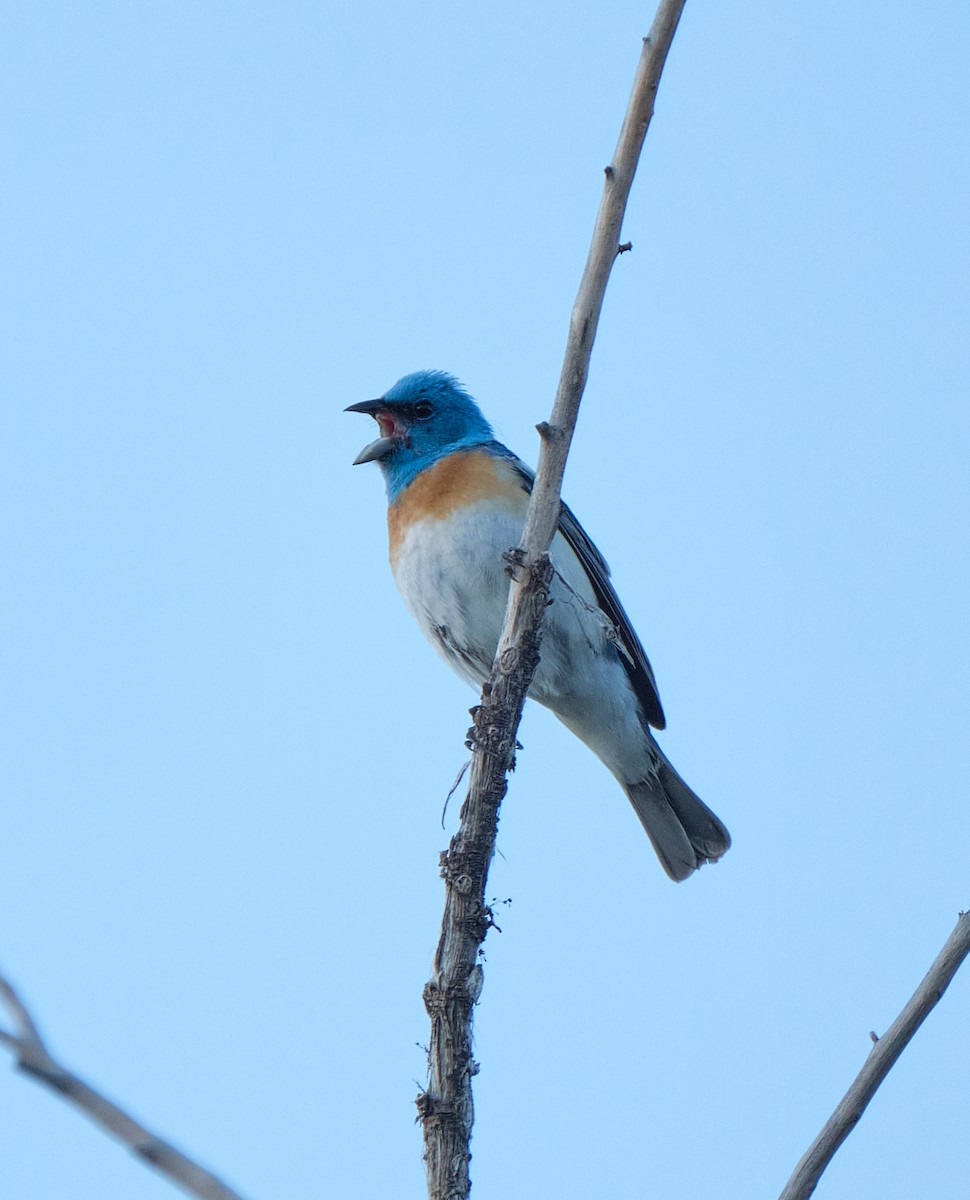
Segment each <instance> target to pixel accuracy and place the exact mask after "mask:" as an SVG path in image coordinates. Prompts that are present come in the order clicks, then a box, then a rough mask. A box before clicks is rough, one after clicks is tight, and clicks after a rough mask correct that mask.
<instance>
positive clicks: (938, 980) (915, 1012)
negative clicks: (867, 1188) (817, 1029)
mask: <svg viewBox="0 0 970 1200" xmlns="http://www.w3.org/2000/svg"><path fill="white" fill-rule="evenodd" d="M968 954H970V912H965V913H961V914H960V916H959V919H958V920H957V923H956V928H955V929H954V930H953V932H952V933H951V934H950V936H949V937H948V938H947V940H946V944H945V945H944V947H943V949H942V950H941V951H940V953H939V954H938V955H937V956H936V960H935V961H934V963H933V965H932V966H931V967H930V969H929V971H928V972H927V974H926V978H925V979H924V980H923V982H922V983H921V984H920V985H919V987H918V988H917V989H916V991H915V992H914V993H913V995H912V996H911V997H910V999H909V1001H908V1002H907V1004H906V1006H905V1008H904V1009H903V1011H902V1012H901V1013H900V1014H899V1016H898V1017H897V1018H896V1020H895V1021H893V1023H892V1025H890V1026H889V1028H888V1029H887V1030H886V1032H885V1033H884V1034H883V1035H882V1037H881V1038H876V1037H875V1034H873V1035H872V1036H873V1042H874V1044H873V1047H872V1050H870V1052H869V1057H868V1058H867V1059H866V1062H865V1065H864V1066H863V1068H862V1070H861V1071H860V1072H859V1074H858V1075H857V1076H856V1077H855V1079H854V1080H853V1083H852V1086H851V1087H850V1088H849V1090H848V1091H847V1092H846V1093H845V1095H844V1096H843V1097H842V1099H841V1100H840V1101H839V1104H838V1107H837V1108H836V1110H835V1112H834V1113H833V1114H832V1115H831V1117H829V1119H828V1121H827V1122H826V1124H825V1127H824V1128H823V1129H822V1132H821V1133H820V1134H819V1135H818V1137H817V1138H816V1139H815V1141H814V1142H812V1144H811V1146H809V1148H808V1149H807V1150H806V1151H805V1154H804V1155H803V1157H802V1160H801V1162H799V1164H798V1166H797V1167H796V1168H795V1171H794V1174H793V1175H792V1177H791V1179H789V1181H788V1183H787V1184H786V1185H785V1190H784V1191H783V1192H782V1193H781V1196H780V1198H779V1200H808V1197H809V1196H811V1194H812V1192H814V1191H815V1188H816V1186H817V1184H818V1181H819V1179H820V1178H821V1176H822V1172H823V1171H824V1170H825V1168H826V1167H827V1166H828V1165H829V1163H830V1162H831V1161H832V1159H833V1158H834V1157H835V1152H836V1151H837V1150H838V1148H839V1147H840V1146H841V1145H842V1143H843V1142H844V1141H845V1139H846V1138H847V1137H848V1136H849V1134H850V1133H851V1132H852V1130H853V1129H854V1128H855V1127H856V1125H857V1123H858V1121H859V1119H860V1118H861V1116H862V1114H863V1113H864V1112H865V1111H866V1106H867V1105H868V1103H869V1101H870V1100H871V1099H872V1098H873V1096H874V1095H875V1094H876V1089H877V1088H878V1087H879V1085H880V1084H881V1083H882V1081H883V1080H884V1079H885V1078H886V1076H887V1075H888V1074H889V1072H890V1071H891V1070H892V1068H893V1066H894V1065H895V1062H896V1060H897V1059H898V1058H899V1056H900V1055H901V1054H902V1052H903V1051H904V1050H905V1049H906V1047H907V1046H908V1045H909V1041H910V1039H911V1038H912V1036H913V1034H914V1033H915V1032H916V1030H917V1029H919V1027H920V1025H922V1024H923V1022H924V1021H925V1020H926V1018H927V1017H928V1016H929V1014H930V1013H931V1012H932V1010H933V1008H934V1007H935V1006H936V1003H937V1001H938V1000H939V999H940V997H941V996H942V995H943V993H944V992H945V991H946V989H947V987H948V986H949V983H950V980H951V979H952V978H953V976H954V975H955V974H956V973H957V970H958V969H959V967H960V964H961V963H962V962H963V960H964V959H965V958H966V957H967V955H968Z"/></svg>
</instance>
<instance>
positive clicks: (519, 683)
mask: <svg viewBox="0 0 970 1200" xmlns="http://www.w3.org/2000/svg"><path fill="white" fill-rule="evenodd" d="M684 2H685V0H662V3H661V4H660V7H659V8H658V10H657V14H656V16H655V18H654V22H653V25H652V27H651V29H650V33H649V35H648V36H647V37H646V38H645V39H644V43H643V51H642V53H641V56H640V62H639V64H638V66H637V72H636V76H635V78H634V82H633V89H632V92H631V95H630V101H629V104H628V106H627V111H626V116H625V118H624V120H623V126H622V129H621V131H620V137H619V141H618V143H617V147H616V151H615V153H614V156H613V161H612V162H611V163H610V165H609V166H608V167H607V168H606V180H605V183H604V187H603V197H602V200H601V201H600V208H599V213H598V216H597V218H596V226H595V228H594V231H593V238H592V242H591V245H590V250H589V256H588V258H587V261H586V267H585V270H584V272H583V277H582V280H581V282H580V286H579V293H578V295H577V297H576V303H575V305H574V307H573V312H572V316H571V319H570V323H569V335H568V339H567V342H566V353H565V360H564V362H563V368H562V373H561V375H560V379H559V387H558V390H557V392H556V400H555V404H554V406H553V410H552V416H551V418H550V420H549V422H548V423H543V424H542V425H540V426H539V432H540V434H541V436H542V442H541V447H540V453H539V464H538V469H537V472H536V480H535V485H534V487H533V489H532V498H531V501H530V504H529V510H528V515H527V517H526V523H525V528H524V530H523V534H522V544H521V547H520V548H519V549H517V550H514V551H511V552H510V555H509V558H510V574H511V575H512V579H513V582H512V587H511V589H510V594H509V604H508V608H507V610H506V616H505V627H504V629H503V631H502V636H501V638H500V640H499V646H498V651H497V653H496V656H495V663H494V664H493V666H492V673H491V676H490V678H489V680H488V682H487V683H486V685H485V688H484V690H483V692H482V703H481V705H480V706H479V707H478V708H477V709H475V710H473V711H474V719H475V724H474V726H473V728H472V730H471V731H470V734H469V741H470V744H471V747H472V750H473V754H472V767H471V778H470V781H469V788H468V795H467V797H466V799H465V803H464V805H463V806H462V811H461V821H460V828H459V830H458V833H457V834H456V835H455V837H454V838H453V839H452V841H451V845H450V846H449V848H448V850H447V851H446V852H445V853H444V854H443V855H442V856H441V873H442V876H443V878H444V880H445V912H444V918H443V921H442V928H441V937H440V940H439V942H438V949H437V953H436V954H435V959H434V973H433V975H432V977H431V979H430V980H429V982H428V983H427V984H426V985H425V989H424V1001H425V1007H426V1008H427V1010H428V1015H429V1017H430V1018H431V1041H430V1043H429V1081H428V1086H427V1088H426V1089H425V1091H423V1092H422V1093H421V1094H420V1095H419V1096H418V1099H417V1105H418V1112H419V1114H420V1119H421V1122H422V1126H423V1132H424V1146H425V1150H424V1157H425V1165H426V1168H427V1174H428V1195H429V1197H430V1198H431V1200H464V1198H465V1197H467V1196H468V1193H469V1190H470V1188H471V1180H470V1175H469V1161H470V1159H471V1151H470V1141H471V1131H472V1123H473V1120H474V1106H473V1101H472V1084H471V1081H472V1078H473V1076H474V1075H475V1074H477V1072H478V1064H477V1063H476V1062H475V1061H474V1059H473V1057H472V1053H471V1044H472V1013H473V1009H474V1005H475V1002H476V1001H477V999H478V996H479V993H480V992H481V989H482V981H483V980H482V968H481V964H480V963H479V961H478V960H479V953H480V950H481V947H482V943H483V942H484V940H485V936H486V934H487V933H488V930H489V926H490V925H491V923H492V913H491V910H490V909H489V907H488V905H487V904H486V903H485V885H486V881H487V877H488V867H489V864H490V862H491V859H492V854H493V853H494V850H495V839H496V836H497V833H498V815H499V806H500V805H501V802H502V798H503V797H504V795H505V790H506V776H507V773H508V772H509V770H510V769H511V768H512V765H513V761H514V757H515V747H516V742H515V735H516V731H517V729H518V727H519V720H520V718H521V716H522V707H523V704H524V703H525V696H526V693H527V691H528V689H529V685H530V683H531V682H532V677H533V675H534V674H535V669H536V664H537V663H538V661H539V648H540V639H541V627H542V614H543V612H544V611H545V608H546V605H547V602H548V593H549V580H550V576H551V570H552V569H551V566H550V563H549V557H548V550H549V546H550V544H551V542H552V538H553V535H554V534H555V531H556V527H557V524H558V521H559V492H560V488H561V485H562V476H563V470H564V468H565V465H566V455H567V453H568V451H569V444H570V442H571V440H572V435H573V430H574V428H575V425H576V417H577V415H578V412H579V403H580V400H581V398H582V394H583V389H584V387H585V386H586V377H587V373H588V371H589V358H590V352H591V351H592V348H593V340H594V338H595V336H596V328H597V325H598V323H599V316H600V310H601V308H602V305H603V296H604V293H605V291H606V284H607V281H608V280H609V276H610V270H611V269H612V266H613V263H614V262H615V260H616V257H617V254H618V253H620V251H621V247H620V227H621V224H622V221H623V214H624V212H625V210H626V204H627V199H628V197H629V194H630V187H631V185H632V183H633V176H634V174H635V172H636V168H637V163H638V161H639V157H640V150H641V148H642V146H643V140H644V138H645V137H646V133H647V128H648V126H649V124H650V119H651V117H652V116H653V108H654V99H655V97H656V94H657V87H658V85H659V83H660V76H661V73H662V71H663V66H664V63H665V61H666V58H667V53H668V51H669V49H670V44H671V42H672V41H673V36H674V33H675V32H676V29H677V23H678V21H679V20H680V14H681V12H682V10H683V7H684ZM628 248H629V247H623V249H628Z"/></svg>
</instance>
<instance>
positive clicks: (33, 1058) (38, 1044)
mask: <svg viewBox="0 0 970 1200" xmlns="http://www.w3.org/2000/svg"><path fill="white" fill-rule="evenodd" d="M0 1003H2V1004H3V1006H4V1007H5V1008H6V1009H7V1012H8V1013H9V1015H10V1020H11V1023H12V1027H13V1030H12V1032H11V1031H10V1030H6V1029H0V1043H3V1045H5V1046H7V1047H8V1048H9V1049H10V1050H12V1051H13V1053H14V1054H15V1055H16V1060H17V1061H16V1065H17V1067H18V1068H19V1069H20V1070H21V1071H23V1072H24V1074H26V1075H30V1076H31V1077H32V1078H33V1079H36V1080H37V1081H38V1082H40V1083H44V1084H46V1085H47V1086H48V1087H49V1088H52V1089H53V1090H54V1091H55V1092H57V1094H58V1095H59V1096H61V1097H62V1098H63V1099H64V1100H67V1101H68V1102H69V1103H71V1104H73V1105H74V1106H75V1107H76V1108H79V1109H80V1110H81V1112H83V1113H84V1114H85V1115H86V1116H88V1117H90V1118H91V1120H92V1121H94V1122H95V1124H97V1125H100V1126H101V1127H102V1129H105V1130H106V1131H107V1132H108V1133H110V1134H112V1135H113V1136H114V1137H116V1138H117V1139H118V1140H119V1141H121V1142H123V1143H124V1144H125V1145H126V1146H127V1147H128V1149H129V1150H131V1151H132V1153H134V1154H136V1155H137V1156H138V1157H139V1158H141V1159H143V1160H144V1161H145V1162H146V1163H150V1164H151V1165H152V1166H153V1167H155V1168H156V1169H157V1170H159V1171H160V1172H161V1173H162V1174H163V1175H166V1176H168V1178H169V1179H170V1180H171V1181H172V1182H173V1183H176V1184H178V1185H179V1186H180V1187H182V1188H184V1189H185V1191H186V1192H188V1193H189V1194H190V1195H192V1196H198V1197H200V1200H242V1198H241V1197H240V1195H239V1193H238V1192H234V1191H233V1190H232V1188H230V1187H227V1186H226V1184H224V1183H223V1182H222V1181H221V1180H220V1179H217V1178H216V1176H215V1175H213V1174H211V1173H210V1172H209V1171H207V1170H205V1168H204V1167H200V1166H199V1164H198V1163H196V1162H193V1161H192V1159H190V1158H186V1156H185V1155H184V1154H183V1153H182V1152H181V1151H180V1150H176V1148H175V1147H174V1146H172V1145H171V1144H170V1143H169V1142H166V1141H164V1140H163V1139H162V1138H160V1137H158V1136H157V1135H156V1134H154V1133H152V1132H151V1131H150V1130H148V1129H146V1128H145V1126H144V1125H141V1124H139V1122H138V1121H136V1120H135V1119H134V1118H133V1117H131V1116H129V1115H128V1113H126V1112H125V1111H124V1110H123V1109H120V1108H119V1107H118V1106H117V1105H116V1104H113V1103H112V1102H111V1101H110V1100H108V1099H107V1098H106V1097H105V1096H103V1095H102V1094H101V1093H100V1092H98V1091H96V1090H95V1089H94V1088H93V1087H91V1086H90V1085H89V1084H87V1083H85V1082H84V1080H83V1079H79V1078H78V1076H77V1075H75V1074H74V1073H73V1071H69V1070H68V1069H67V1068H66V1067H64V1066H62V1065H61V1064H60V1063H59V1062H58V1061H57V1060H56V1059H55V1058H54V1057H53V1056H52V1055H51V1053H50V1051H49V1050H48V1049H47V1045H46V1043H45V1042H44V1040H43V1038H42V1037H41V1036H40V1032H39V1031H38V1029H37V1025H36V1024H35V1023H34V1019H33V1017H32V1016H31V1015H30V1012H29V1011H28V1009H27V1006H26V1005H25V1004H24V1002H23V1000H22V999H21V998H20V996H19V995H18V994H17V992H16V990H15V989H14V987H13V985H12V984H11V983H10V982H9V980H7V979H5V978H4V977H3V976H0Z"/></svg>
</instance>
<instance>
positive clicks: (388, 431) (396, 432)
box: [344, 400, 407, 467]
mask: <svg viewBox="0 0 970 1200" xmlns="http://www.w3.org/2000/svg"><path fill="white" fill-rule="evenodd" d="M344 412H353V413H364V414H365V415H366V416H368V417H373V418H374V420H375V421H376V422H377V423H378V425H379V426H380V427H381V436H380V437H379V438H378V439H377V440H376V441H374V442H370V443H368V445H366V446H365V447H364V448H363V450H361V452H360V454H358V455H357V457H356V458H355V459H354V463H353V465H354V466H355V467H356V466H358V465H359V464H360V463H368V462H377V461H379V460H380V459H382V458H384V457H385V456H386V455H388V454H391V453H392V452H393V451H394V450H396V449H397V448H398V446H401V445H403V444H404V442H405V441H406V440H407V435H406V433H405V431H404V430H403V429H402V428H401V427H400V426H399V425H398V422H397V421H396V420H395V419H394V416H393V414H392V413H390V412H388V410H387V409H386V408H385V407H384V401H383V400H361V402H360V403H359V404H350V405H348V406H347V407H346V408H345V409H344Z"/></svg>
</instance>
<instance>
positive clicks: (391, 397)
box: [346, 371, 493, 500]
mask: <svg viewBox="0 0 970 1200" xmlns="http://www.w3.org/2000/svg"><path fill="white" fill-rule="evenodd" d="M346 411H347V412H362V413H367V414H368V415H369V416H372V417H373V418H374V419H375V420H376V421H377V423H378V425H379V426H380V429H381V436H380V437H379V438H378V439H377V441H375V442H371V443H370V445H368V446H365V447H364V449H363V450H361V452H360V454H358V455H357V457H356V458H355V459H354V465H355V466H356V465H357V463H365V462H377V463H380V467H381V470H382V471H383V472H384V480H385V482H386V484H387V495H388V499H389V500H393V499H394V498H395V497H396V496H397V495H398V493H399V492H400V491H402V489H404V488H406V487H407V486H408V484H409V483H410V482H411V481H412V480H413V479H414V478H415V476H416V475H417V474H418V473H419V472H420V471H423V470H424V468H425V467H429V466H431V464H432V463H433V462H435V461H436V460H437V459H439V458H443V457H444V455H446V454H450V453H451V451H452V450H460V449H462V448H463V447H466V446H480V445H482V444H483V443H485V442H490V441H491V440H492V436H493V435H492V427H491V425H489V423H488V422H487V421H486V420H485V418H484V417H483V416H482V414H481V411H480V409H479V407H478V405H477V404H476V403H475V401H474V400H473V399H472V398H471V396H469V394H468V393H467V392H466V391H465V389H464V388H463V387H462V386H461V384H460V383H459V382H458V380H457V379H455V377H454V376H453V375H448V374H446V373H445V372H444V371H415V372H414V373H413V374H412V375H405V376H404V378H403V379H399V380H398V381H397V383H395V385H394V386H393V387H392V388H391V389H390V390H389V391H387V392H385V393H384V395H383V396H381V398H380V399H379V400H365V401H363V403H361V404H351V406H350V407H349V408H348V409H346Z"/></svg>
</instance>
